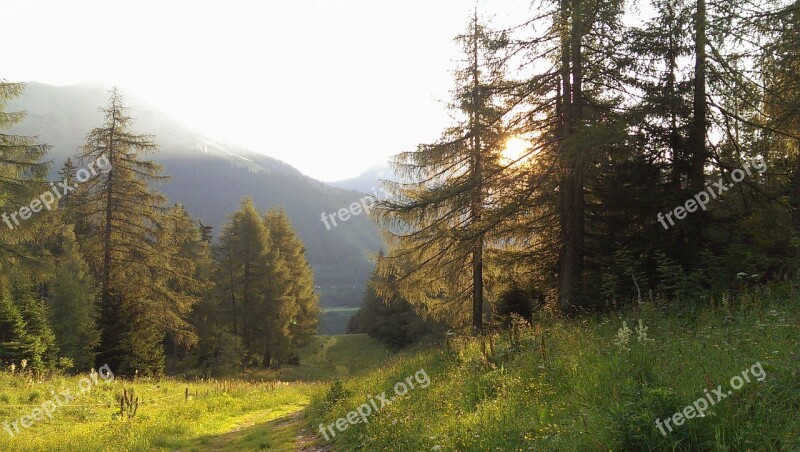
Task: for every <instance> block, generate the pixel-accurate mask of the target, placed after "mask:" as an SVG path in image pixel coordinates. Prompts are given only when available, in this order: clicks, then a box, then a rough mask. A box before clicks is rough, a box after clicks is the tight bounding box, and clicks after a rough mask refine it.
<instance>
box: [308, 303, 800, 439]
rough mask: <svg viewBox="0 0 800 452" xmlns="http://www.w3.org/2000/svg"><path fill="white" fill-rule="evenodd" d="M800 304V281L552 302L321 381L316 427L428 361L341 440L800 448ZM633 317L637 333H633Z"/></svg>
mask: <svg viewBox="0 0 800 452" xmlns="http://www.w3.org/2000/svg"><path fill="white" fill-rule="evenodd" d="M799 305H800V294H795V293H794V292H793V290H791V289H786V290H774V289H773V290H771V289H764V290H758V291H757V292H755V293H751V294H749V295H747V296H743V297H740V298H739V299H733V300H730V301H725V302H721V301H720V300H706V301H704V302H701V303H700V304H697V305H695V304H691V305H690V304H685V305H684V307H682V308H680V310H679V311H677V312H676V311H675V310H674V305H670V306H669V307H668V306H667V305H666V304H664V305H663V308H662V307H661V305H659V304H658V303H645V304H643V305H641V306H637V307H636V309H634V310H631V311H628V312H626V313H624V314H618V315H606V316H602V317H596V318H589V319H582V320H578V321H575V320H564V319H560V318H557V317H552V316H547V315H540V316H538V317H537V318H536V319H535V322H534V327H527V326H521V327H519V328H517V329H515V333H510V332H503V333H499V334H496V335H495V336H494V337H493V338H492V340H491V341H489V340H487V341H485V342H484V344H483V345H482V344H481V343H480V342H479V341H475V340H452V341H451V342H452V344H451V347H449V351H448V350H444V349H442V350H428V351H421V352H417V353H410V354H405V355H401V356H398V357H396V358H393V359H392V360H391V361H390V363H389V364H387V365H386V366H383V367H382V368H381V369H379V370H377V371H374V372H371V373H369V374H364V375H362V376H359V377H356V378H353V379H351V380H349V381H346V382H345V383H344V384H343V387H341V388H336V389H329V390H327V391H326V392H320V393H318V395H317V396H316V397H314V398H313V401H312V404H311V408H310V409H309V413H310V418H311V419H310V421H309V424H310V425H309V428H315V427H316V426H317V425H318V424H319V423H324V424H326V425H327V424H330V423H332V422H335V420H336V418H339V417H342V416H345V415H346V414H347V412H348V411H351V410H354V409H356V407H358V406H359V405H361V404H362V403H364V402H365V400H366V398H367V396H368V395H374V394H379V393H381V392H382V391H387V394H391V393H392V388H393V386H394V385H395V384H396V382H399V381H404V380H405V378H406V377H407V376H409V375H413V374H414V372H416V371H418V370H419V369H421V368H424V369H425V370H426V372H427V374H428V375H429V377H430V382H431V383H430V386H428V387H427V388H426V389H420V388H417V389H415V390H413V391H410V392H409V393H408V394H407V395H405V396H403V397H399V398H398V399H397V400H396V401H395V402H394V403H392V404H391V405H388V406H386V407H384V408H383V409H381V410H380V411H378V412H377V413H375V414H372V415H371V416H370V417H369V423H368V424H363V423H358V424H355V425H352V426H350V427H349V428H348V429H347V430H345V431H344V432H341V433H339V432H338V431H337V435H336V437H335V438H334V440H333V441H334V444H335V445H336V449H337V450H343V451H350V450H364V451H377V450H381V451H383V450H385V451H393V450H402V451H423V450H436V451H489V450H496V451H528V450H530V451H545V450H547V451H575V450H581V451H583V450H587V451H588V450H597V451H610V450H613V451H644V450H685V451H691V450H702V451H748V450H751V451H762V450H774V451H784V450H785V451H789V450H800V418H798V416H797V414H798V412H800V339H798V337H799V335H798V333H800V309H798V308H800V306H799ZM623 321H624V322H626V323H627V325H628V327H629V329H630V330H631V332H630V334H629V335H628V337H627V341H625V338H624V337H622V338H620V332H619V331H620V329H621V327H622V325H623ZM639 321H641V322H642V323H641V325H642V326H643V327H645V328H647V329H646V330H645V329H644V328H642V327H640V326H639ZM637 328H638V329H639V331H638V332H637V331H636V330H637ZM622 336H625V334H624V333H622ZM484 347H485V349H486V352H485V353H484V352H483V351H482V350H483V348H484ZM756 363H760V365H761V366H762V368H763V370H764V372H765V378H763V382H758V381H756V379H755V378H751V382H750V383H744V385H743V387H741V389H739V390H737V391H733V394H732V395H730V396H726V398H724V399H723V400H721V401H718V402H715V403H716V404H715V405H713V406H712V407H710V408H709V409H708V410H707V411H706V412H705V413H704V417H702V418H700V417H694V418H693V419H687V420H685V422H684V423H683V424H682V425H681V426H677V425H673V426H672V427H673V431H672V432H669V431H667V429H665V431H666V432H667V433H668V434H667V435H666V436H664V435H662V434H661V433H660V432H659V430H658V429H657V428H656V424H655V420H656V419H657V418H658V419H665V418H667V417H670V416H673V414H674V413H677V412H680V411H682V410H684V408H685V407H686V406H688V405H692V404H693V402H695V401H696V400H697V399H699V398H702V397H704V396H705V394H706V392H705V391H706V390H708V391H709V392H710V393H713V390H714V389H717V387H718V386H719V385H721V386H722V388H723V391H726V390H728V389H729V388H730V380H731V378H733V377H735V376H741V375H742V372H743V371H744V370H746V369H750V368H751V367H752V366H753V365H755V364H756ZM749 375H752V374H749Z"/></svg>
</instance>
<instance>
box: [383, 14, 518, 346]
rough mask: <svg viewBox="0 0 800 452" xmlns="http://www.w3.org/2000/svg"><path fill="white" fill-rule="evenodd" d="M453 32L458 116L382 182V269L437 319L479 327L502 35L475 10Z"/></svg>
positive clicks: (501, 135) (501, 140)
mask: <svg viewBox="0 0 800 452" xmlns="http://www.w3.org/2000/svg"><path fill="white" fill-rule="evenodd" d="M458 40H459V42H460V43H461V44H462V45H463V48H464V53H465V54H466V56H467V61H466V62H465V64H464V67H463V68H462V69H461V70H459V71H458V72H457V87H456V91H455V99H454V103H453V105H452V106H451V108H452V109H453V110H455V111H457V112H458V113H459V114H460V116H461V117H460V121H459V124H458V125H456V126H453V127H450V128H448V129H447V130H446V131H445V132H444V134H443V137H442V138H441V139H440V140H439V141H437V142H436V143H433V144H425V145H420V146H419V147H418V149H417V150H416V151H413V152H406V153H402V154H399V155H398V156H396V157H395V160H394V163H393V166H394V167H395V169H396V170H397V172H398V174H399V175H400V177H401V179H402V183H387V188H389V191H390V192H391V193H392V195H393V197H392V199H391V200H388V201H384V202H382V203H381V208H380V209H378V210H376V218H377V220H378V221H379V223H380V224H381V225H382V226H383V227H384V230H385V237H386V239H387V241H388V244H389V250H388V252H387V255H386V259H383V260H382V261H381V263H380V268H379V273H380V274H381V275H383V276H386V277H388V276H390V275H397V276H398V279H397V280H396V284H397V287H398V288H399V290H400V292H401V293H402V294H403V296H404V297H405V298H407V299H408V300H414V302H416V303H419V304H421V305H425V306H428V307H430V309H431V313H432V314H433V315H434V316H436V317H438V318H439V319H446V318H449V319H450V320H452V321H454V323H460V324H464V323H466V322H465V321H466V320H467V319H471V325H472V328H473V330H474V331H476V332H479V331H481V330H482V328H483V314H484V276H483V273H484V252H485V248H486V244H487V232H488V231H487V228H486V224H488V223H490V221H489V218H488V212H487V211H486V209H487V205H488V204H489V202H488V199H489V196H490V193H491V192H492V189H493V186H491V185H489V183H488V181H489V175H491V174H494V173H497V172H498V168H497V164H498V160H499V153H500V151H501V150H502V148H503V146H504V144H505V140H506V138H507V137H506V135H505V131H504V130H503V127H502V126H503V124H502V122H501V121H500V118H501V117H502V112H503V111H502V108H501V107H500V106H499V105H498V97H499V95H498V91H500V90H501V89H502V88H503V87H502V82H503V79H502V77H503V68H504V60H503V59H502V58H501V57H499V56H498V53H499V50H500V49H501V48H502V47H503V45H504V36H503V35H502V34H499V33H493V32H491V31H490V30H488V29H487V28H485V27H484V26H482V25H481V24H480V23H479V21H478V18H477V13H476V15H475V17H473V20H472V23H471V24H470V27H469V30H468V32H467V34H465V35H463V36H460V37H459V38H458ZM381 290H388V289H380V288H379V289H378V291H379V293H382V292H381Z"/></svg>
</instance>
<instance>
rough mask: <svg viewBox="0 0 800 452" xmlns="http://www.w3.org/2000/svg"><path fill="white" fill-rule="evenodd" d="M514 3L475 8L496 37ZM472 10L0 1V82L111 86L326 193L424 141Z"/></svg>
mask: <svg viewBox="0 0 800 452" xmlns="http://www.w3.org/2000/svg"><path fill="white" fill-rule="evenodd" d="M528 4H529V3H528V1H526V0H522V1H520V0H516V1H514V0H491V2H489V1H488V0H482V1H481V2H480V4H479V9H480V10H481V11H483V12H484V14H483V15H484V16H488V15H493V16H494V17H495V18H494V20H495V22H496V23H499V24H508V23H516V22H517V21H519V20H521V19H522V18H524V17H525V16H526V11H527V5H528ZM474 5H475V1H474V0H406V1H402V2H386V1H375V0H287V1H272V0H263V1H252V0H251V1H237V0H225V1H198V0H191V1H188V0H186V1H185V0H169V1H166V0H136V1H125V2H117V1H109V0H71V1H68V2H67V1H63V0H0V35H2V36H3V38H4V39H3V41H4V42H5V43H6V46H4V49H3V58H2V69H0V77H2V78H6V79H9V80H12V81H41V82H45V83H51V84H57V85H68V84H77V83H83V82H90V83H98V82H99V83H104V84H109V85H111V84H116V85H118V86H119V87H120V88H122V90H123V91H124V92H127V93H129V94H132V95H134V96H136V97H139V98H142V99H144V100H146V101H147V102H148V103H150V104H152V105H153V106H155V107H157V108H160V109H161V110H163V111H164V112H166V113H167V114H169V115H171V116H174V117H175V118H176V119H178V120H180V121H182V122H184V123H185V124H186V125H188V126H189V127H191V128H193V129H195V130H197V131H199V132H201V133H204V134H206V135H209V136H212V137H217V138H220V139H223V140H226V141H229V142H233V143H238V144H242V145H245V146H247V147H250V148H252V149H253V150H256V151H259V152H263V153H265V154H267V155H270V156H273V157H276V158H279V159H281V160H284V161H286V162H288V163H289V164H291V165H293V166H295V167H297V168H298V169H300V170H301V171H302V172H304V173H306V174H308V175H309V176H312V177H315V178H318V179H322V180H337V179H344V178H348V177H352V176H355V175H357V174H359V173H361V172H362V171H364V170H366V169H367V168H369V167H371V166H374V165H378V164H382V163H384V162H385V161H386V159H387V157H388V156H389V155H392V154H395V153H397V152H399V151H402V150H409V149H413V148H414V147H415V146H416V144H418V143H420V142H426V141H431V140H434V139H436V138H437V137H438V136H439V133H440V131H441V130H442V128H443V127H445V126H447V125H449V123H450V120H449V116H448V114H447V112H446V111H445V109H444V104H443V102H444V101H446V100H447V99H448V97H449V90H450V89H451V88H452V84H453V82H452V75H451V70H452V69H454V67H455V62H454V59H456V58H459V49H458V48H457V46H456V45H455V44H454V43H453V37H454V36H455V35H456V34H458V33H461V32H462V31H464V30H465V28H466V26H467V21H468V18H469V16H470V15H471V13H472V9H473V7H474Z"/></svg>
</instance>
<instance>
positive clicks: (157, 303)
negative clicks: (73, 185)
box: [75, 90, 196, 375]
mask: <svg viewBox="0 0 800 452" xmlns="http://www.w3.org/2000/svg"><path fill="white" fill-rule="evenodd" d="M102 111H103V112H104V113H105V122H104V124H103V125H102V126H101V127H98V128H96V129H94V130H92V131H91V132H90V133H89V134H88V135H87V137H86V144H85V145H84V147H83V151H82V152H81V154H80V156H79V157H80V166H81V167H83V168H88V167H91V165H95V166H97V165H98V164H99V162H101V161H102V159H106V160H107V162H108V165H105V166H106V169H107V170H105V171H101V172H99V173H98V174H97V175H95V176H94V177H92V178H90V179H89V180H88V181H86V182H84V183H82V184H80V186H79V187H80V188H79V191H78V192H77V193H76V194H75V196H76V200H75V204H76V206H77V207H76V209H77V212H78V215H79V216H80V217H81V218H82V221H83V223H84V225H83V226H82V227H81V228H80V231H79V233H80V236H79V242H80V243H81V250H82V252H83V253H84V255H85V256H86V258H87V261H88V263H89V266H90V268H91V270H92V275H93V277H94V279H95V280H96V281H97V283H98V284H99V286H100V328H101V332H102V333H101V341H100V347H99V353H98V358H97V360H98V362H99V363H102V364H108V365H109V366H111V367H112V368H113V369H115V372H118V373H119V374H121V375H131V374H134V373H136V372H137V371H138V373H139V374H142V375H159V374H161V373H162V372H163V367H164V344H163V341H164V338H165V336H166V334H167V333H171V334H174V335H175V337H177V338H180V340H185V341H186V342H188V343H191V342H192V341H193V340H194V336H193V333H192V332H191V327H190V326H189V325H188V323H186V315H187V313H188V312H189V311H190V309H191V306H192V304H193V303H194V302H196V298H195V297H193V296H187V295H185V294H183V293H180V292H179V291H176V290H175V289H173V288H172V287H170V284H169V281H181V284H184V283H185V281H188V280H191V279H192V278H193V277H194V275H193V272H194V270H193V269H192V268H191V266H185V265H182V264H181V262H182V261H180V259H177V258H176V256H175V252H176V249H175V246H176V245H175V244H174V243H173V242H172V241H171V240H172V239H173V237H172V236H169V235H166V236H165V232H164V229H165V228H166V227H167V226H166V225H165V223H167V216H166V214H167V211H168V209H167V208H166V207H165V205H164V204H165V201H166V200H165V197H164V196H163V195H162V194H160V193H158V192H157V191H155V190H154V189H153V188H152V186H151V185H152V184H154V183H157V182H160V181H163V180H165V176H162V175H161V166H160V165H158V164H156V163H154V162H152V161H150V160H145V159H143V158H142V156H143V155H144V154H148V153H152V152H154V151H155V150H156V144H155V142H154V141H153V140H152V138H151V137H150V136H147V135H136V134H133V133H131V131H130V128H131V124H132V121H131V118H130V117H129V116H128V115H127V114H126V111H125V107H124V105H123V99H122V96H121V95H120V94H119V93H118V92H117V91H116V90H112V92H111V94H110V98H109V103H108V106H107V107H106V108H104V109H102Z"/></svg>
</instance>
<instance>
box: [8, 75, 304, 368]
mask: <svg viewBox="0 0 800 452" xmlns="http://www.w3.org/2000/svg"><path fill="white" fill-rule="evenodd" d="M23 89H24V85H22V84H19V83H8V82H0V129H8V128H10V127H11V126H13V125H14V124H15V123H17V122H19V121H21V120H22V119H23V117H24V114H22V113H18V112H6V111H5V108H3V107H4V105H5V102H6V101H7V100H8V99H11V98H13V97H16V96H19V95H20V94H21V93H22V90H23ZM102 111H103V113H104V115H105V120H104V122H103V124H101V125H99V126H98V127H97V128H95V129H93V130H92V131H90V132H89V133H88V135H87V137H86V141H85V144H84V145H83V147H82V148H81V149H80V151H79V152H78V153H77V154H76V155H75V158H74V159H72V158H70V159H68V160H67V161H66V162H65V163H64V165H63V167H62V168H61V170H60V171H59V173H58V174H59V177H61V178H63V180H62V181H59V183H58V184H59V185H61V186H63V187H65V190H64V193H63V194H62V193H61V192H59V196H58V198H59V199H58V200H57V208H54V209H52V210H51V209H50V208H48V209H47V210H42V211H41V212H38V213H37V216H36V217H35V218H33V219H29V220H28V221H26V222H23V223H21V224H20V225H19V226H18V227H15V228H0V363H5V364H11V363H19V362H21V361H22V360H26V361H27V363H29V365H30V367H31V368H33V369H36V370H39V371H47V370H52V369H56V368H59V369H62V370H73V369H78V370H82V369H87V368H90V367H92V366H96V365H106V364H107V365H108V366H109V367H110V368H112V369H114V372H115V374H119V375H161V374H163V373H164V372H165V371H167V370H169V371H181V370H182V371H187V370H191V369H198V368H199V369H203V370H205V371H207V372H208V373H213V372H216V371H220V370H222V369H226V368H234V369H235V368H238V367H240V366H242V365H246V366H263V367H270V366H280V365H282V364H285V363H287V362H290V361H292V360H293V356H294V351H295V350H296V348H297V347H299V346H301V345H303V344H305V343H306V342H307V341H308V340H309V339H310V338H311V337H312V336H313V335H314V334H315V333H316V330H317V326H318V316H319V307H318V296H317V294H316V293H315V292H314V281H313V274H312V271H311V268H310V266H309V264H308V261H307V259H306V255H305V248H304V246H303V244H302V242H301V241H300V239H299V238H298V236H297V233H296V232H295V230H294V229H293V227H292V225H291V223H290V221H289V219H288V217H287V215H286V213H285V212H284V211H283V209H278V208H272V209H270V210H269V211H268V212H266V214H265V215H262V214H260V213H259V212H258V211H257V210H256V208H255V207H254V205H253V203H252V201H251V200H249V199H245V200H244V201H243V202H242V204H241V206H240V209H239V211H237V212H236V213H235V214H233V215H232V216H231V217H230V220H229V222H228V223H227V224H226V225H225V226H224V227H223V228H222V231H221V234H220V237H219V240H218V241H217V242H216V243H214V242H213V240H212V232H213V231H212V228H210V227H207V226H203V225H202V223H198V222H197V221H196V220H195V219H193V218H192V217H191V216H190V215H189V213H188V212H187V211H186V209H185V208H184V207H183V206H181V205H180V204H176V205H172V206H170V205H169V204H168V200H167V199H166V197H165V196H164V195H162V194H161V193H159V192H158V190H157V186H158V184H159V183H161V182H165V181H166V180H167V179H168V177H167V176H165V175H164V174H163V170H162V168H161V166H160V165H158V164H157V163H155V162H154V161H152V160H148V159H147V156H148V155H149V154H152V153H153V152H155V151H156V150H157V144H156V142H155V141H154V138H153V137H152V136H148V135H139V134H135V133H133V132H132V131H131V127H132V119H131V118H130V117H129V116H128V114H127V112H126V108H125V106H124V104H123V99H122V96H121V95H120V94H119V93H118V92H117V91H116V89H115V90H113V91H112V92H111V95H110V99H109V102H108V105H107V106H106V107H105V108H103V109H102ZM46 155H47V146H46V145H43V144H38V143H36V142H35V139H33V138H30V137H21V136H14V135H10V134H0V209H2V210H10V211H16V210H17V209H19V208H20V206H25V205H27V204H28V203H30V202H31V200H32V199H36V198H37V197H38V196H39V195H40V194H41V193H42V192H44V191H47V190H51V189H52V187H54V186H55V183H48V182H47V180H46V176H47V172H48V163H46V162H45V161H44V159H45V158H46ZM99 161H103V162H105V163H107V169H108V170H107V171H102V172H100V173H98V174H95V175H94V176H93V177H91V178H88V179H87V178H84V177H80V176H81V171H85V170H84V169H83V168H86V167H87V166H89V167H91V166H92V165H95V164H96V163H97V162H99ZM76 176H77V177H76ZM67 187H68V189H67ZM209 189H213V188H212V187H210V188H209ZM31 205H32V204H31Z"/></svg>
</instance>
